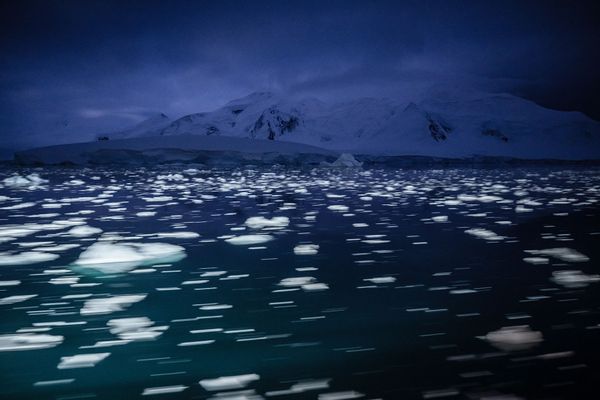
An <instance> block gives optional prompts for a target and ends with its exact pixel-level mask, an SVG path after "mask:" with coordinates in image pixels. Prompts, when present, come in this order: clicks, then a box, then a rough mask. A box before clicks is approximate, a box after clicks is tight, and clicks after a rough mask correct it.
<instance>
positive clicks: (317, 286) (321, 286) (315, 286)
mask: <svg viewBox="0 0 600 400" xmlns="http://www.w3.org/2000/svg"><path fill="white" fill-rule="evenodd" d="M300 287H301V288H302V290H306V291H308V292H311V291H317V290H327V289H329V285H327V284H326V283H321V282H316V283H307V284H306V285H302V286H300Z"/></svg>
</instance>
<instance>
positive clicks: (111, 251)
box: [73, 242, 186, 274]
mask: <svg viewBox="0 0 600 400" xmlns="http://www.w3.org/2000/svg"><path fill="white" fill-rule="evenodd" d="M185 256H186V254H185V249H184V248H183V247H181V246H176V245H173V244H168V243H107V242H96V243H94V244H93V245H91V246H90V247H88V248H87V249H86V250H85V251H84V252H83V253H81V254H80V255H79V258H78V259H77V261H75V262H74V263H73V265H74V266H76V267H83V268H92V269H94V270H97V271H100V272H102V273H107V274H111V273H112V274H114V273H121V272H127V271H129V270H131V269H133V268H135V267H138V266H140V265H147V264H154V263H165V262H175V261H179V260H181V259H182V258H185Z"/></svg>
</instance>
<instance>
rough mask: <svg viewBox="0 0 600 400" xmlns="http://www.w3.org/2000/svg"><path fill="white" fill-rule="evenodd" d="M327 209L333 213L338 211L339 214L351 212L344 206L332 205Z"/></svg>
mask: <svg viewBox="0 0 600 400" xmlns="http://www.w3.org/2000/svg"><path fill="white" fill-rule="evenodd" d="M327 209H328V210H331V211H338V212H346V211H348V210H349V208H348V206H345V205H343V204H332V205H330V206H328V207H327Z"/></svg>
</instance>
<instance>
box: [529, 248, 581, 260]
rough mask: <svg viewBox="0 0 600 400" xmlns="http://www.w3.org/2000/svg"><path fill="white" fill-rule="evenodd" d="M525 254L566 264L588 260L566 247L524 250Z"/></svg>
mask: <svg viewBox="0 0 600 400" xmlns="http://www.w3.org/2000/svg"><path fill="white" fill-rule="evenodd" d="M525 252H526V253H529V254H533V255H535V256H549V257H554V258H557V259H559V260H561V261H566V262H586V261H589V260H590V259H589V257H588V256H586V255H584V254H581V253H580V252H578V251H577V250H573V249H570V248H568V247H555V248H551V249H542V250H525Z"/></svg>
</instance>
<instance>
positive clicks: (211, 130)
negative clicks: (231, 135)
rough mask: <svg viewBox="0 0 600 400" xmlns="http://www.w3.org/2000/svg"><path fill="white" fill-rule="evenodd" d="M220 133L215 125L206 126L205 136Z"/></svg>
mask: <svg viewBox="0 0 600 400" xmlns="http://www.w3.org/2000/svg"><path fill="white" fill-rule="evenodd" d="M220 133H221V131H220V130H219V128H217V127H216V126H213V125H211V126H209V127H208V128H206V135H207V136H210V135H218V134H220Z"/></svg>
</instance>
